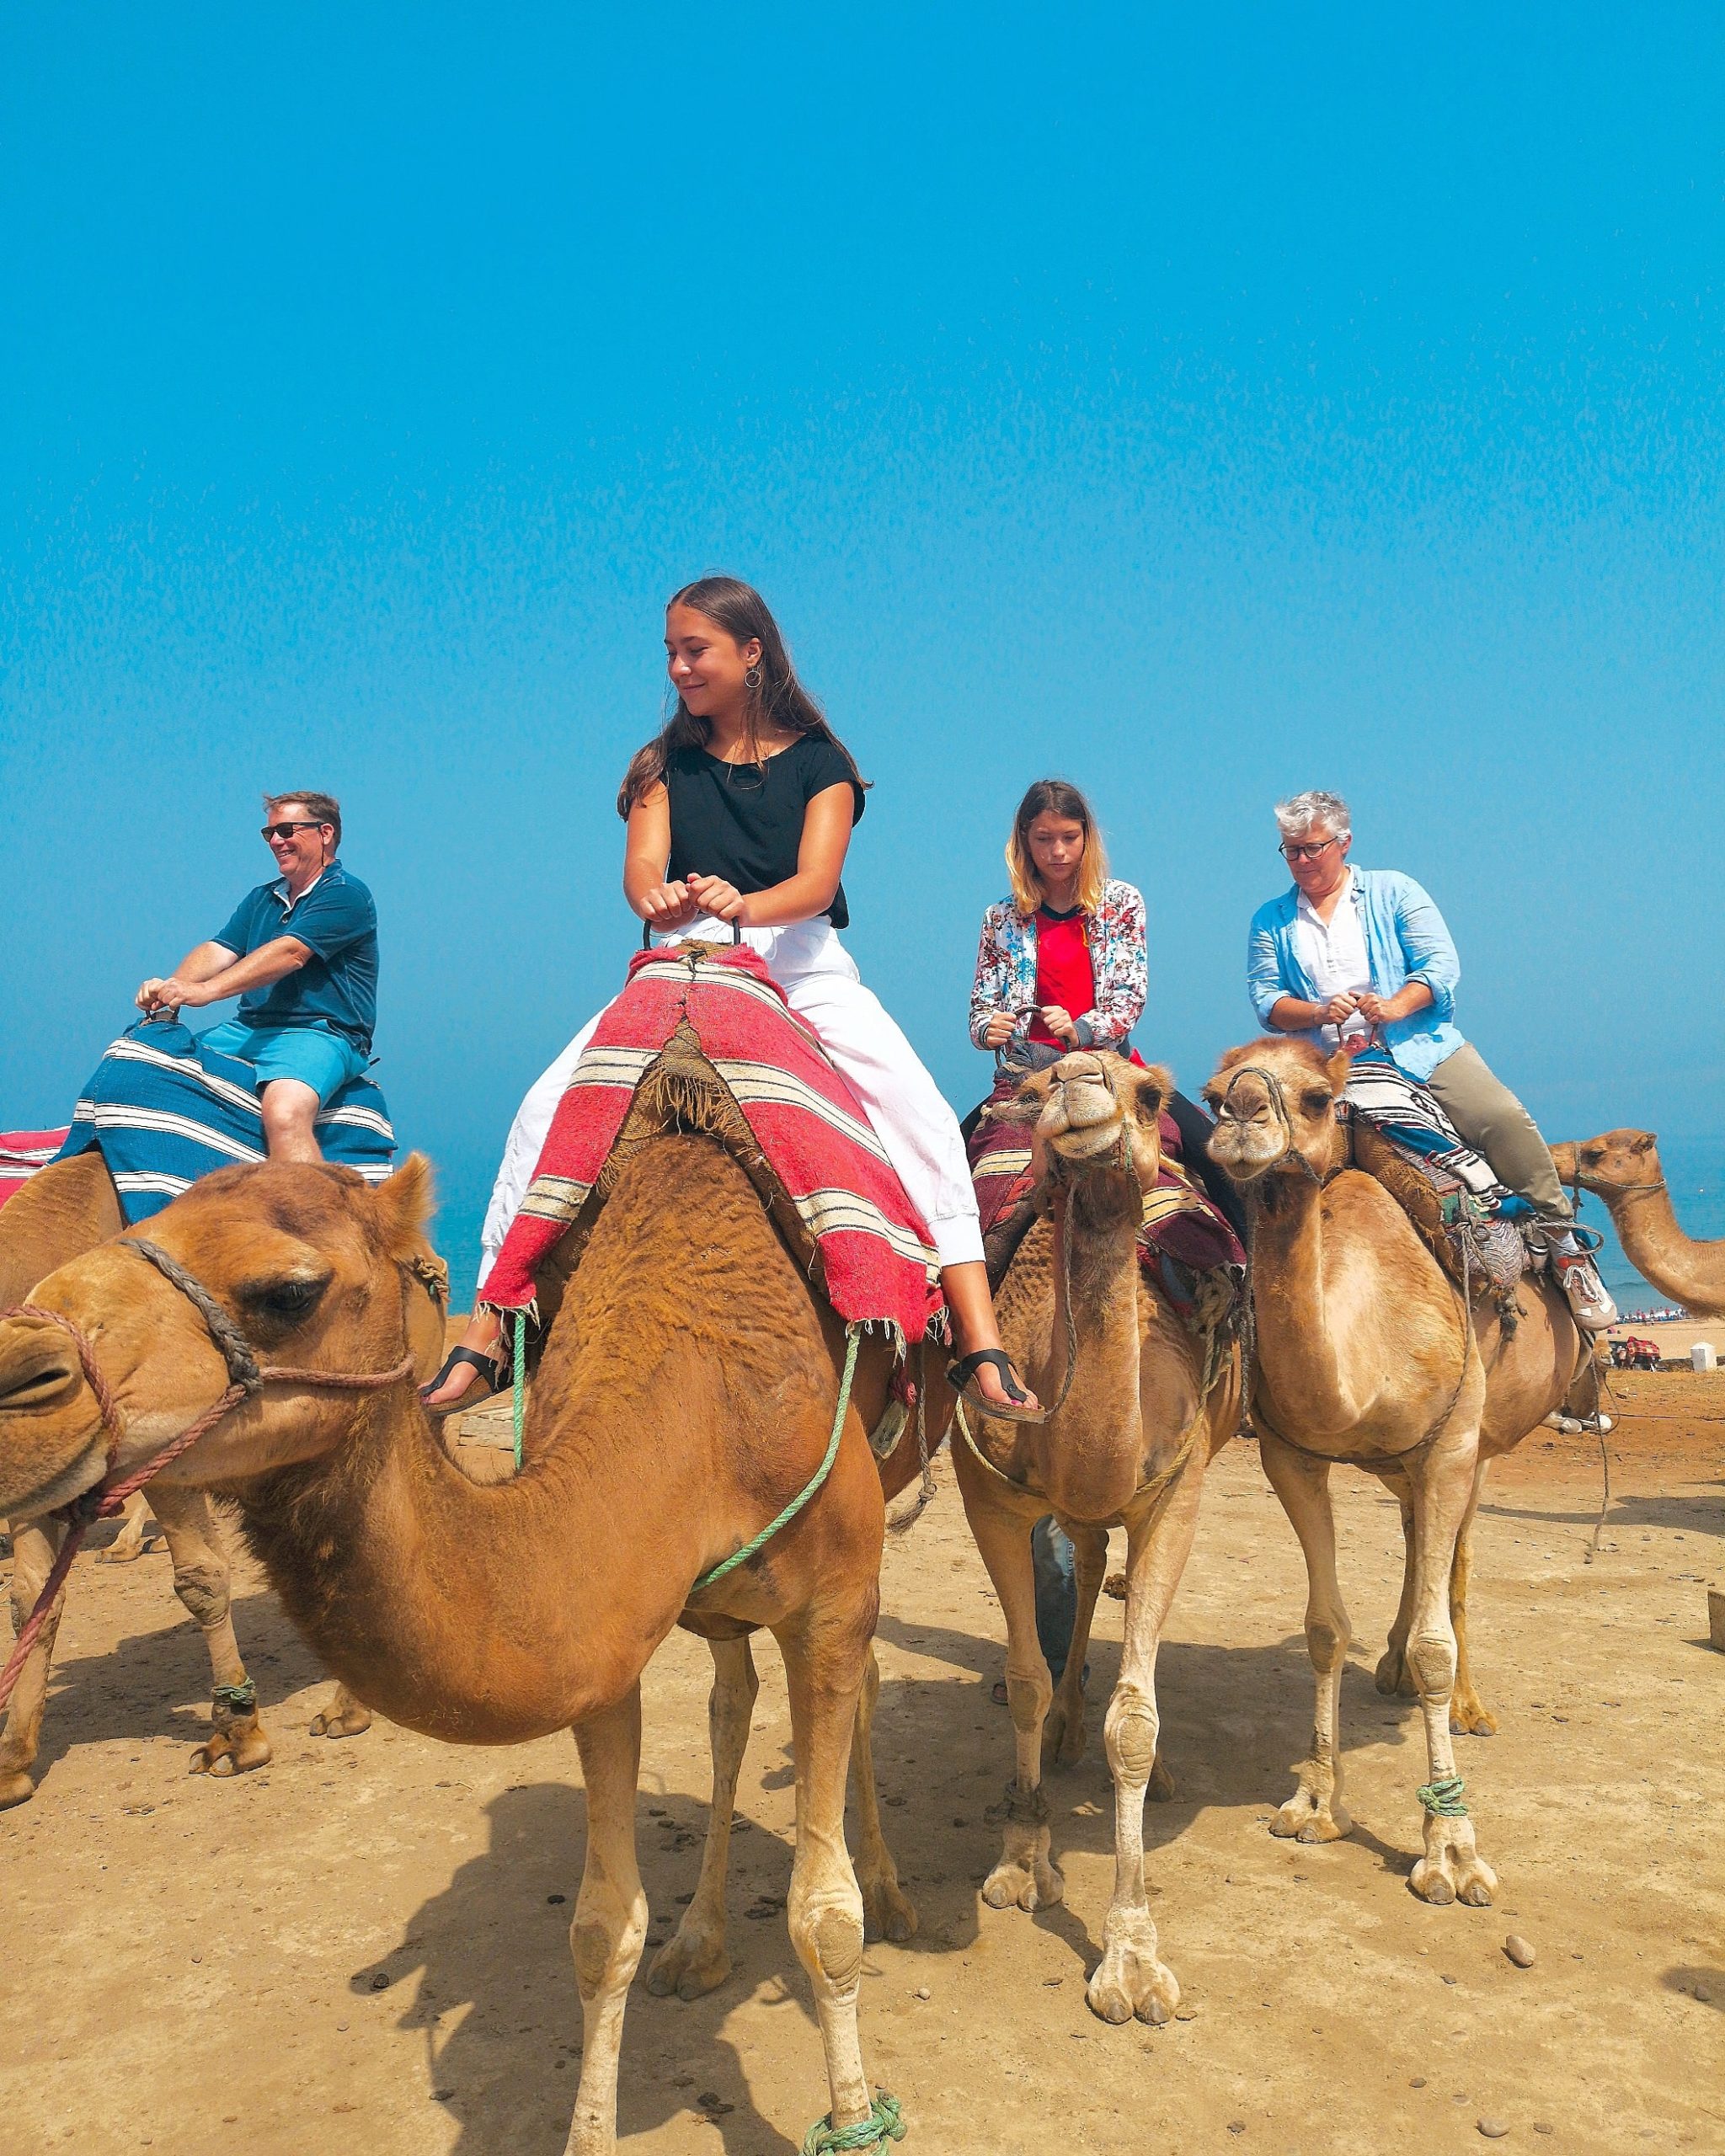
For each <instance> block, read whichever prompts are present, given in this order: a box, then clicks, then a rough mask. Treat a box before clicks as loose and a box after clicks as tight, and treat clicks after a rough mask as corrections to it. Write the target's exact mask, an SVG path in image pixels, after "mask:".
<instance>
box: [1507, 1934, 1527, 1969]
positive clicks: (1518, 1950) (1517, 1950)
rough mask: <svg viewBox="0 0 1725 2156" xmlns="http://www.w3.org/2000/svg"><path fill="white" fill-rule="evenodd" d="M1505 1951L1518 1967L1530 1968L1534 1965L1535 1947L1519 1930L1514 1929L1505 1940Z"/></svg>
mask: <svg viewBox="0 0 1725 2156" xmlns="http://www.w3.org/2000/svg"><path fill="white" fill-rule="evenodd" d="M1503 1951H1504V1952H1505V1953H1506V1954H1507V1955H1508V1956H1509V1959H1510V1960H1511V1961H1513V1962H1514V1964H1515V1966H1516V1967H1517V1968H1518V1969H1530V1968H1531V1967H1533V1961H1534V1953H1533V1949H1532V1947H1531V1946H1530V1945H1528V1943H1527V1941H1526V1940H1525V1939H1524V1938H1523V1937H1522V1935H1521V1934H1520V1933H1519V1931H1512V1932H1511V1933H1510V1935H1509V1937H1508V1938H1507V1939H1506V1940H1504V1941H1503Z"/></svg>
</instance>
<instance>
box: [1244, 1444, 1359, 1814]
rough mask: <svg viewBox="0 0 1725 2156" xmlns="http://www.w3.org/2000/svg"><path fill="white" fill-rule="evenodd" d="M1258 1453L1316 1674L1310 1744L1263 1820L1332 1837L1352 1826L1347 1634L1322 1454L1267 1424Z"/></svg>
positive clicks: (1333, 1526)
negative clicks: (1301, 1599) (1297, 1567)
mask: <svg viewBox="0 0 1725 2156" xmlns="http://www.w3.org/2000/svg"><path fill="white" fill-rule="evenodd" d="M1258 1455H1259V1457H1260V1459H1262V1460H1263V1468H1264V1472H1265V1474H1266V1475H1268V1477H1269V1479H1270V1486H1271V1487H1272V1488H1273V1489H1274V1491H1275V1493H1276V1495H1277V1496H1278V1497H1279V1498H1280V1499H1281V1501H1282V1509H1283V1511H1284V1512H1285V1513H1287V1515H1288V1518H1289V1519H1290V1521H1291V1522H1292V1523H1293V1527H1294V1532H1295V1534H1297V1535H1298V1536H1299V1537H1300V1549H1301V1550H1302V1551H1303V1553H1304V1554H1305V1557H1306V1652H1307V1654H1309V1655H1310V1656H1311V1667H1312V1671H1313V1673H1314V1675H1315V1676H1316V1679H1317V1703H1316V1710H1315V1712H1314V1714H1313V1716H1312V1728H1311V1753H1310V1754H1309V1756H1308V1757H1307V1758H1306V1759H1305V1760H1304V1761H1303V1762H1302V1763H1301V1765H1300V1781H1299V1785H1298V1787H1297V1788H1296V1789H1295V1791H1294V1794H1293V1796H1290V1798H1289V1800H1288V1801H1287V1802H1286V1803H1285V1804H1284V1806H1282V1808H1281V1810H1280V1811H1279V1812H1278V1813H1277V1814H1276V1816H1275V1817H1274V1820H1272V1821H1271V1822H1270V1832H1271V1833H1273V1834H1279V1835H1281V1836H1283V1837H1284V1838H1285V1837H1287V1836H1289V1835H1292V1836H1293V1837H1294V1838H1295V1840H1297V1841H1301V1842H1335V1841H1339V1840H1340V1839H1341V1838H1342V1837H1343V1835H1344V1834H1347V1833H1351V1832H1352V1830H1353V1827H1354V1822H1353V1820H1352V1819H1351V1818H1350V1817H1348V1811H1347V1808H1346V1806H1344V1805H1343V1802H1342V1747H1341V1742H1340V1737H1339V1733H1338V1724H1339V1721H1340V1718H1341V1706H1342V1668H1343V1663H1344V1662H1346V1661H1347V1659H1348V1640H1349V1639H1350V1637H1351V1636H1352V1634H1351V1632H1350V1630H1349V1628H1348V1612H1347V1609H1345V1608H1344V1607H1343V1601H1342V1585H1341V1582H1340V1581H1339V1580H1338V1578H1337V1577H1336V1518H1335V1514H1334V1513H1333V1512H1332V1509H1331V1507H1330V1469H1329V1463H1328V1461H1327V1460H1308V1459H1307V1458H1306V1456H1305V1455H1304V1454H1301V1453H1296V1452H1295V1451H1293V1450H1291V1449H1290V1447H1288V1446H1287V1445H1284V1444H1283V1443H1282V1441H1281V1440H1280V1438H1276V1437H1274V1436H1272V1435H1271V1433H1269V1431H1268V1430H1263V1431H1261V1432H1260V1433H1259V1438H1258Z"/></svg>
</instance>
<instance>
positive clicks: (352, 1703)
mask: <svg viewBox="0 0 1725 2156" xmlns="http://www.w3.org/2000/svg"><path fill="white" fill-rule="evenodd" d="M370 1727H371V1709H370V1708H369V1707H368V1706H367V1705H366V1704H365V1702H364V1701H363V1700H356V1699H355V1697H354V1695H353V1694H352V1693H351V1692H350V1691H349V1689H347V1687H346V1685H345V1684H341V1683H340V1682H339V1681H338V1683H337V1684H336V1687H335V1689H334V1691H333V1692H332V1693H331V1694H329V1697H328V1700H325V1701H324V1703H323V1705H322V1706H321V1707H320V1708H319V1709H318V1711H317V1713H316V1714H314V1715H313V1716H312V1720H311V1723H310V1726H308V1728H307V1732H306V1733H307V1736H308V1737H362V1736H363V1735H364V1734H365V1732H366V1731H367V1730H368V1729H369V1728H370Z"/></svg>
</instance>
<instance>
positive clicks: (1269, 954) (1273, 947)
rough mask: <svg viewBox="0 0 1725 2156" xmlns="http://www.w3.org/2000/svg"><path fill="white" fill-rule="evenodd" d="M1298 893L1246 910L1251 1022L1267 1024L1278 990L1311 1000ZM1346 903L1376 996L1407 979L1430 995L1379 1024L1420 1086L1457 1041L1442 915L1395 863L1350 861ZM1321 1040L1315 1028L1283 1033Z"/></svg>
mask: <svg viewBox="0 0 1725 2156" xmlns="http://www.w3.org/2000/svg"><path fill="white" fill-rule="evenodd" d="M1299 901H1300V894H1299V892H1298V891H1297V890H1296V889H1291V888H1290V889H1288V890H1286V891H1284V893H1283V894H1282V895H1281V896H1280V897H1279V898H1276V899H1270V901H1269V902H1268V905H1261V906H1260V907H1259V908H1258V911H1257V912H1256V913H1255V914H1253V915H1252V931H1251V934H1250V936H1249V937H1248V938H1247V947H1246V986H1247V994H1248V995H1250V996H1251V998H1252V1009H1253V1011H1255V1012H1256V1013H1257V1015H1258V1023H1259V1025H1261V1026H1266V1027H1267V1026H1268V1024H1269V1022H1270V1012H1271V1011H1272V1010H1273V1009H1274V1006H1275V1005H1276V1003H1277V1002H1278V1001H1279V1000H1280V999H1281V998H1282V997H1283V996H1284V995H1292V996H1296V997H1298V998H1299V1000H1300V1001H1301V1002H1302V1003H1316V1001H1318V993H1317V989H1316V985H1315V984H1314V982H1313V981H1312V979H1311V975H1310V974H1308V973H1307V972H1306V968H1305V967H1304V966H1303V965H1302V964H1301V963H1300V947H1299V943H1298V941H1297V940H1296V938H1295V933H1294V923H1295V917H1296V915H1297V912H1298V908H1299ZM1353 903H1354V905H1357V906H1358V907H1359V910H1360V914H1361V920H1362V925H1363V926H1364V928H1365V950H1366V957H1367V959H1368V961H1369V963H1370V966H1371V985H1372V988H1373V990H1374V991H1375V993H1376V994H1377V995H1395V994H1396V992H1397V990H1399V989H1401V988H1403V987H1405V986H1406V985H1407V983H1408V982H1409V981H1411V980H1422V981H1423V982H1424V983H1425V985H1426V986H1427V987H1428V988H1429V990H1431V992H1432V1000H1431V1001H1430V1002H1429V1004H1428V1005H1427V1006H1426V1007H1425V1009H1424V1010H1423V1011H1415V1012H1414V1013H1413V1017H1411V1018H1398V1019H1397V1020H1396V1021H1395V1022H1393V1023H1392V1024H1391V1025H1388V1026H1386V1027H1384V1028H1383V1041H1384V1045H1385V1047H1386V1048H1387V1049H1389V1051H1390V1054H1391V1055H1392V1056H1393V1057H1394V1059H1395V1060H1396V1065H1397V1069H1399V1070H1402V1072H1403V1073H1404V1074H1405V1075H1407V1077H1409V1078H1412V1079H1414V1080H1415V1081H1418V1083H1419V1084H1420V1085H1423V1084H1424V1083H1425V1081H1426V1080H1427V1079H1429V1077H1430V1076H1431V1075H1432V1073H1433V1071H1434V1070H1436V1069H1437V1067H1438V1065H1439V1064H1440V1063H1441V1062H1442V1061H1443V1060H1444V1059H1445V1057H1446V1056H1450V1055H1454V1054H1455V1051H1456V1049H1458V1048H1461V1046H1462V1045H1463V1044H1464V1037H1463V1035H1462V1033H1461V1030H1460V1028H1459V1027H1457V1026H1456V1024H1455V990H1456V989H1457V987H1458V986H1459V985H1460V983H1461V960H1460V959H1459V958H1457V957H1456V955H1455V944H1454V943H1453V942H1451V941H1450V931H1449V930H1448V929H1447V928H1446V927H1445V926H1444V916H1443V915H1442V914H1440V913H1439V911H1438V909H1437V907H1436V906H1435V905H1434V904H1433V902H1432V900H1431V899H1430V898H1429V896H1428V895H1427V894H1426V892H1425V891H1424V890H1423V889H1422V888H1421V886H1420V885H1419V884H1418V883H1415V882H1414V880H1413V878H1412V877H1411V876H1404V875H1402V873H1401V872H1400V871H1399V870H1398V869H1394V868H1356V869H1355V870H1354V895H1353ZM1289 1038H1290V1039H1305V1040H1309V1041H1313V1042H1316V1043H1319V1045H1322V1036H1321V1035H1320V1034H1319V1033H1317V1032H1316V1030H1314V1031H1312V1032H1310V1033H1303V1034H1290V1036H1289Z"/></svg>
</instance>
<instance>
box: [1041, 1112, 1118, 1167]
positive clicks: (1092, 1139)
mask: <svg viewBox="0 0 1725 2156" xmlns="http://www.w3.org/2000/svg"><path fill="white" fill-rule="evenodd" d="M1120 1130H1121V1118H1120V1115H1119V1110H1118V1109H1116V1110H1115V1111H1114V1113H1113V1114H1112V1115H1110V1117H1109V1118H1108V1121H1107V1122H1106V1123H1078V1124H1076V1125H1075V1124H1073V1123H1067V1125H1066V1127H1065V1129H1063V1130H1053V1131H1049V1133H1048V1146H1049V1151H1050V1152H1053V1153H1058V1154H1059V1155H1060V1158H1061V1159H1062V1160H1063V1161H1094V1160H1099V1159H1101V1158H1102V1157H1103V1155H1108V1154H1113V1153H1115V1152H1117V1151H1118V1150H1119V1143H1120Z"/></svg>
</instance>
